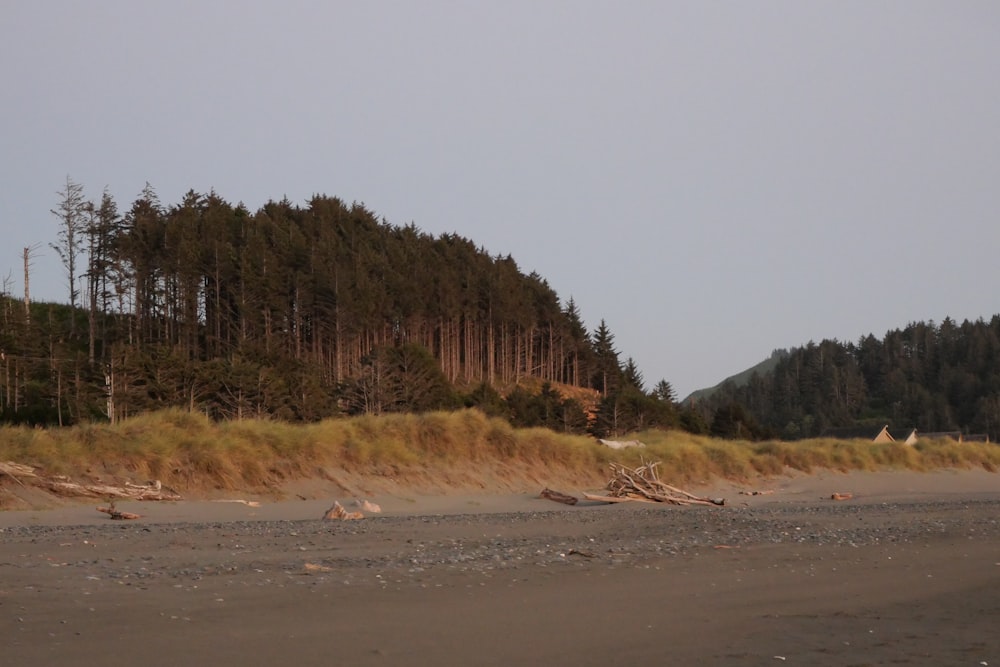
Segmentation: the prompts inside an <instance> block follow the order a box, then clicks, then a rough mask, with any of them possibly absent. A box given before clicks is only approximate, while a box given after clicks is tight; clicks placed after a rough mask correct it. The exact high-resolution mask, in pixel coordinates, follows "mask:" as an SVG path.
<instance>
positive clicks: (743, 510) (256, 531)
mask: <svg viewBox="0 0 1000 667" xmlns="http://www.w3.org/2000/svg"><path fill="white" fill-rule="evenodd" d="M560 490H561V491H564V492H567V493H573V494H575V495H580V494H581V493H582V491H587V490H589V489H570V488H564V489H560ZM691 490H692V491H697V492H698V493H700V494H703V495H710V496H712V497H725V498H726V505H725V506H723V507H676V506H668V505H659V504H657V505H649V504H639V503H627V504H616V505H609V504H599V503H589V502H581V503H580V504H578V505H576V506H573V507H568V506H565V505H560V504H558V503H554V502H552V501H549V500H544V499H541V498H539V497H538V491H540V489H525V490H524V492H523V493H505V494H502V495H489V494H476V495H469V494H461V493H442V494H438V495H417V494H406V493H398V494H385V495H379V496H374V497H372V498H370V500H371V501H373V502H376V503H378V504H379V505H381V506H382V509H383V510H384V511H383V512H382V513H380V514H369V515H368V516H367V517H366V518H365V519H363V520H360V521H349V522H331V521H322V520H321V519H320V518H319V517H321V516H322V514H323V512H324V511H325V510H326V509H327V508H328V507H329V506H330V503H331V501H332V500H333V498H324V499H312V500H295V501H283V502H266V501H262V502H261V504H260V506H259V507H251V506H248V505H244V504H241V503H223V502H209V501H197V502H189V501H181V502H172V503H138V502H134V503H121V504H120V505H119V507H120V509H123V510H127V511H133V512H137V513H141V514H142V515H143V517H142V518H141V519H139V520H135V521H111V520H109V519H108V517H107V516H106V515H103V514H100V513H98V512H96V511H95V510H94V506H93V504H89V505H74V506H67V507H60V508H57V509H52V510H42V511H37V510H36V511H10V512H2V513H0V633H2V636H3V637H4V639H5V641H4V648H3V653H2V655H3V657H4V660H3V664H9V665H43V664H60V665H62V664H72V665H76V666H79V667H88V666H90V665H94V666H96V665H100V666H102V667H110V666H115V665H133V666H134V665H137V664H139V665H144V666H148V667H154V666H158V665H178V664H199V665H200V664H206V665H209V664H211V665H223V666H228V665H270V664H286V663H287V664H293V665H339V664H344V665H346V664H350V665H390V664H392V665H402V664H406V665H425V664H437V665H526V664H532V665H534V664H549V665H577V666H588V665H602V666H607V665H625V664H638V663H640V662H643V663H646V664H700V665H762V664H781V663H791V664H800V665H887V664H904V665H905V664H912V665H932V664H933V665H983V664H994V665H1000V633H998V632H997V630H996V628H997V627H1000V474H995V473H988V472H985V471H942V472H934V473H922V474H921V473H912V472H885V473H851V474H840V473H834V472H825V471H824V472H818V473H816V474H813V475H802V474H795V475H789V476H782V477H777V478H772V479H766V480H757V481H755V482H754V483H752V484H736V483H731V482H715V483H710V484H706V485H704V486H703V487H699V488H697V489H691ZM754 492H756V494H755V495H753V494H754ZM834 493H840V494H850V495H851V498H850V499H849V500H843V501H835V500H832V499H831V496H832V494H834ZM339 500H341V501H342V502H344V503H345V505H346V504H349V503H350V501H351V500H353V499H350V498H339ZM349 509H350V508H349Z"/></svg>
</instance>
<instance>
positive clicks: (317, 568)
mask: <svg viewBox="0 0 1000 667" xmlns="http://www.w3.org/2000/svg"><path fill="white" fill-rule="evenodd" d="M302 567H303V568H304V569H305V571H306V572H333V568H332V567H330V566H328V565H320V564H319V563H305V564H304V565H303V566H302Z"/></svg>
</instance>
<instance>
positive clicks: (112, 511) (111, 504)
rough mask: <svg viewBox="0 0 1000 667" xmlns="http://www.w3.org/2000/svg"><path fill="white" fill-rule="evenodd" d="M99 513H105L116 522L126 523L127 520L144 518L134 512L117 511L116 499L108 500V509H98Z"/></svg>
mask: <svg viewBox="0 0 1000 667" xmlns="http://www.w3.org/2000/svg"><path fill="white" fill-rule="evenodd" d="M97 511H98V512H104V513H105V514H107V515H108V516H110V517H111V518H112V519H114V520H115V521H126V520H132V519H141V518H142V515H141V514H135V513H133V512H122V511H121V510H119V509H116V508H115V501H114V498H111V499H109V500H108V506H107V507H98V508H97Z"/></svg>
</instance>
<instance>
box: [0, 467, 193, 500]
mask: <svg viewBox="0 0 1000 667" xmlns="http://www.w3.org/2000/svg"><path fill="white" fill-rule="evenodd" d="M0 474H3V475H7V476H8V477H10V478H11V479H13V480H14V481H15V482H17V483H18V484H20V485H21V486H25V483H26V482H27V483H28V484H30V485H31V486H34V487H38V488H41V489H45V490H46V491H49V492H51V493H54V494H56V495H58V496H74V497H84V498H87V497H90V498H125V499H128V500H180V499H181V497H180V495H179V494H177V493H175V492H174V491H171V490H170V489H167V488H165V487H164V486H163V484H162V483H161V482H160V480H158V479H157V480H152V481H149V482H146V483H145V484H133V483H131V482H125V483H124V484H123V485H122V486H113V485H109V484H100V483H93V484H78V483H76V482H73V481H71V480H70V478H69V477H66V476H65V475H42V474H39V473H38V472H37V469H36V468H34V467H32V466H29V465H24V464H22V463H14V462H12V461H6V462H0Z"/></svg>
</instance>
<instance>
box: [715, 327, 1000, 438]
mask: <svg viewBox="0 0 1000 667" xmlns="http://www.w3.org/2000/svg"><path fill="white" fill-rule="evenodd" d="M699 406H700V410H701V411H702V414H703V415H704V416H705V418H706V419H708V420H711V421H712V424H713V430H715V431H716V432H718V433H726V432H727V431H731V430H732V429H733V428H734V424H735V422H740V424H739V426H740V428H741V430H742V431H743V432H748V431H750V432H753V433H755V434H757V435H765V434H767V435H774V436H779V437H786V438H799V437H810V436H819V435H823V434H824V433H826V432H828V431H830V430H831V429H837V428H846V427H855V426H859V425H861V426H869V427H871V428H873V429H874V431H872V435H873V436H874V435H875V434H876V433H877V432H878V430H879V429H880V428H881V427H882V426H884V425H885V424H889V425H890V430H892V429H895V430H897V431H903V430H904V429H909V428H916V429H918V431H919V432H925V433H927V432H942V431H961V432H963V433H966V434H989V437H990V439H991V440H992V441H994V442H996V441H997V440H998V438H1000V315H995V316H993V318H992V319H991V320H990V321H989V322H986V321H984V320H981V319H980V320H977V321H975V322H969V321H965V322H963V323H962V324H961V325H959V324H956V323H955V322H954V321H952V320H951V319H945V320H944V321H943V322H941V324H940V325H935V324H934V322H927V323H924V322H917V323H912V324H910V325H908V326H907V327H906V328H904V329H896V330H893V331H889V332H887V333H886V334H885V336H884V337H883V338H882V339H881V340H880V339H877V338H875V336H873V335H868V336H865V337H863V338H862V339H861V340H859V341H858V342H857V343H842V342H839V341H836V340H824V341H823V342H821V343H819V344H816V343H809V344H808V345H806V346H804V347H800V348H796V349H793V350H790V351H789V353H788V354H787V355H785V356H783V357H782V358H780V359H778V360H777V363H776V364H775V365H774V366H773V368H771V369H770V370H767V371H765V372H762V373H755V374H753V375H752V376H751V377H750V378H749V380H748V381H747V382H745V383H741V384H737V383H736V382H727V383H725V384H723V385H722V386H721V387H719V388H718V389H717V390H716V391H715V392H714V393H712V395H711V396H709V397H707V398H705V399H703V400H702V401H700V402H699ZM741 420H742V421H741Z"/></svg>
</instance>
